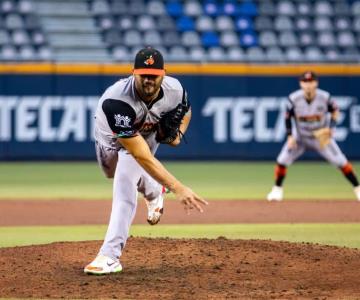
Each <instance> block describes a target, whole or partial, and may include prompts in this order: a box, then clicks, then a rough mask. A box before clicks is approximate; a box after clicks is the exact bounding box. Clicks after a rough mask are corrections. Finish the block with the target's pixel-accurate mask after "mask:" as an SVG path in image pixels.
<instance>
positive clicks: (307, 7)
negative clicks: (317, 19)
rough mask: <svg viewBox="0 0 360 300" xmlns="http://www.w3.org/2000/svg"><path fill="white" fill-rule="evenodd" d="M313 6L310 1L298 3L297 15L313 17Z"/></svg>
mask: <svg viewBox="0 0 360 300" xmlns="http://www.w3.org/2000/svg"><path fill="white" fill-rule="evenodd" d="M312 9H313V8H312V6H311V2H310V1H307V0H305V1H301V2H299V3H297V15H299V16H306V17H308V16H311V15H312V14H313V11H312Z"/></svg>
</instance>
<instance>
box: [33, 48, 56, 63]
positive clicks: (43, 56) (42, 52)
mask: <svg viewBox="0 0 360 300" xmlns="http://www.w3.org/2000/svg"><path fill="white" fill-rule="evenodd" d="M37 52H38V53H37V56H38V58H39V59H40V60H52V59H53V53H52V51H51V49H50V48H49V47H47V46H46V47H40V48H39V49H38V51H37Z"/></svg>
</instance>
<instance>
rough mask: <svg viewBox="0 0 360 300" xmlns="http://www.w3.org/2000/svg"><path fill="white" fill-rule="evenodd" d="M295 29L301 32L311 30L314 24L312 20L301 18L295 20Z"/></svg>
mask: <svg viewBox="0 0 360 300" xmlns="http://www.w3.org/2000/svg"><path fill="white" fill-rule="evenodd" d="M295 29H296V30H299V31H303V30H311V29H312V24H311V21H310V18H308V17H304V16H301V17H299V18H297V19H296V20H295Z"/></svg>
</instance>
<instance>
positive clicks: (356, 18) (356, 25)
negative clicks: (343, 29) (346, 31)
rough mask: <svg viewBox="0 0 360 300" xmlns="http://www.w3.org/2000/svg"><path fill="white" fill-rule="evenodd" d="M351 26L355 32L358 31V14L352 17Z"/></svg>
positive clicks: (359, 25)
mask: <svg viewBox="0 0 360 300" xmlns="http://www.w3.org/2000/svg"><path fill="white" fill-rule="evenodd" d="M352 28H353V30H354V31H355V32H360V16H358V17H355V18H354V20H353V24H352Z"/></svg>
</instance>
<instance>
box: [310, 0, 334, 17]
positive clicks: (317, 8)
mask: <svg viewBox="0 0 360 300" xmlns="http://www.w3.org/2000/svg"><path fill="white" fill-rule="evenodd" d="M314 12H315V14H316V15H324V16H332V15H333V14H334V11H333V8H332V5H331V3H329V1H324V0H318V1H316V2H315V4H314Z"/></svg>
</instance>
